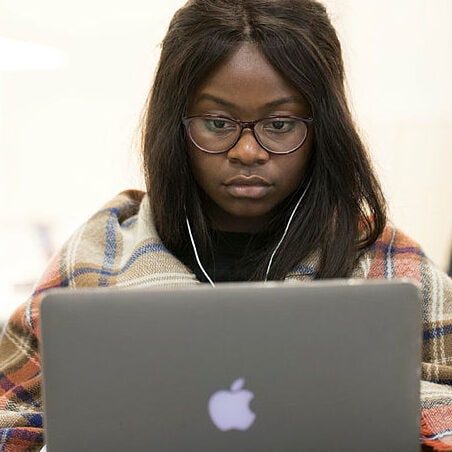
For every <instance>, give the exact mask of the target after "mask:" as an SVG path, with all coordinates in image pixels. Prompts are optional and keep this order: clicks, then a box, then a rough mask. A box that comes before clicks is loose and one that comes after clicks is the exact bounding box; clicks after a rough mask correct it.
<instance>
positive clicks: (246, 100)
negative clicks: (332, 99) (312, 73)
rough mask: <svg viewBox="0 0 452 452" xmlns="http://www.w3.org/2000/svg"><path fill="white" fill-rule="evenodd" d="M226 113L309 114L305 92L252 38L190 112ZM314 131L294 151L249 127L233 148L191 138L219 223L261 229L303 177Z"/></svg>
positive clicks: (245, 116) (209, 208)
mask: <svg viewBox="0 0 452 452" xmlns="http://www.w3.org/2000/svg"><path fill="white" fill-rule="evenodd" d="M206 114H211V115H212V114H213V115H221V116H226V117H230V118H233V119H239V120H241V121H253V120H256V119H261V118H264V117H267V116H271V115H294V116H301V117H309V116H310V115H311V111H310V107H309V105H308V102H307V101H306V99H304V97H303V96H302V95H301V94H300V93H299V92H298V91H297V90H296V89H295V88H293V87H292V86H291V85H290V84H289V83H288V82H287V81H286V80H285V79H284V78H283V77H282V76H281V74H280V73H279V72H277V71H276V70H275V69H274V68H273V67H272V66H271V65H270V64H269V63H268V62H267V60H266V59H265V57H264V56H263V55H262V54H261V53H259V51H257V49H256V47H255V46H254V45H253V44H250V43H244V44H243V45H242V46H241V47H239V48H238V50H237V51H235V52H234V53H233V54H232V55H231V56H230V57H229V58H228V59H227V60H226V61H225V62H224V63H223V64H221V65H220V66H219V67H218V68H217V69H216V70H214V72H213V73H212V74H211V75H210V76H209V77H208V78H207V79H206V80H205V81H204V83H202V85H201V86H200V88H199V89H198V91H197V92H196V93H195V96H194V100H193V103H192V105H191V106H190V111H189V116H193V115H206ZM311 145H312V131H311V130H309V133H308V138H307V139H306V141H305V142H304V144H303V145H302V146H301V147H300V148H299V149H297V150H296V151H294V152H292V153H290V154H280V155H276V154H271V153H269V152H267V151H266V150H265V149H263V148H262V147H261V146H260V145H259V143H258V142H257V141H256V139H255V138H254V136H253V133H252V132H251V130H249V129H244V130H243V133H242V135H241V138H240V139H239V141H238V142H237V144H236V145H235V146H234V147H233V148H232V149H230V150H229V151H228V152H224V153H222V154H208V153H206V152H203V151H201V150H199V149H198V148H197V147H195V146H194V145H193V144H192V143H191V142H190V143H189V146H190V151H189V152H190V160H191V168H192V171H193V174H194V177H195V179H196V181H197V183H198V185H199V186H200V187H201V189H202V190H203V191H204V193H205V194H206V195H207V196H206V204H205V205H204V209H205V212H206V213H207V215H208V216H209V218H210V219H211V221H212V225H213V227H214V228H216V229H219V230H223V231H236V232H257V231H259V230H262V229H265V225H266V222H267V221H268V219H269V214H270V212H271V211H272V209H273V208H274V207H276V206H277V205H278V204H279V203H280V202H281V201H283V200H284V199H285V198H286V197H287V196H289V195H290V194H291V193H293V192H294V191H295V190H296V189H297V187H298V186H299V185H300V183H301V181H302V180H303V175H304V172H305V169H306V165H307V162H308V159H309V154H310V150H311Z"/></svg>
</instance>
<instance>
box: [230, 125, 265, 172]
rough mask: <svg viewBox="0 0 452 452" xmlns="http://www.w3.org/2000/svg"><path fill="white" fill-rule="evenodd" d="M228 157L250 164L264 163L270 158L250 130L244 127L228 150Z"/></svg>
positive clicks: (243, 163)
mask: <svg viewBox="0 0 452 452" xmlns="http://www.w3.org/2000/svg"><path fill="white" fill-rule="evenodd" d="M228 159H229V161H231V162H234V163H235V162H237V163H241V164H242V165H247V166H250V165H254V164H256V163H258V164H262V163H265V162H266V161H267V160H269V159H270V154H269V153H268V152H267V151H266V150H265V149H264V148H263V147H262V146H261V145H260V144H259V143H258V142H257V140H256V138H255V136H254V133H253V132H252V130H250V129H244V130H243V132H242V135H241V136H240V138H239V141H237V143H236V144H235V146H234V147H233V148H231V149H230V150H229V151H228Z"/></svg>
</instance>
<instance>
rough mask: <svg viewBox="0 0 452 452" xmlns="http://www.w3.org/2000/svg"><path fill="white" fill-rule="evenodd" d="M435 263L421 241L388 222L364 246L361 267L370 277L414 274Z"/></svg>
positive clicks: (420, 272)
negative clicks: (375, 238) (370, 241)
mask: <svg viewBox="0 0 452 452" xmlns="http://www.w3.org/2000/svg"><path fill="white" fill-rule="evenodd" d="M430 265H433V264H432V263H431V261H430V260H429V259H428V258H427V256H426V254H425V253H424V251H423V250H422V248H421V246H420V245H419V243H418V242H416V241H415V240H413V239H412V238H411V237H410V236H409V235H407V234H406V233H405V232H403V231H402V230H401V229H399V228H397V227H396V226H394V225H393V224H391V223H388V224H387V225H386V226H385V228H384V229H383V232H382V233H381V234H380V236H379V237H378V238H377V240H376V241H375V242H374V243H373V244H372V245H370V246H369V247H368V248H366V249H365V250H363V252H362V254H361V256H360V259H359V265H358V267H359V270H360V271H362V272H364V275H365V276H366V277H367V278H384V279H392V278H414V279H417V280H419V279H420V278H421V274H422V272H423V271H425V269H426V266H430Z"/></svg>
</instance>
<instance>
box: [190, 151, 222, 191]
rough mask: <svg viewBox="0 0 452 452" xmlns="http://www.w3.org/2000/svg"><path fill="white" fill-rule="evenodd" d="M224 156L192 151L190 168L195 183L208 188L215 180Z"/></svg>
mask: <svg viewBox="0 0 452 452" xmlns="http://www.w3.org/2000/svg"><path fill="white" fill-rule="evenodd" d="M221 157H223V158H224V156H221V155H210V154H205V153H201V152H200V151H199V150H197V149H190V167H191V170H192V173H193V176H194V178H195V181H196V182H197V183H198V184H199V185H200V186H201V187H202V188H206V187H207V186H209V185H210V184H212V183H213V182H214V180H215V174H217V172H218V167H219V164H220V162H219V159H220V158H221Z"/></svg>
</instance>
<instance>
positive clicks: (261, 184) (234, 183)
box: [223, 175, 272, 199]
mask: <svg viewBox="0 0 452 452" xmlns="http://www.w3.org/2000/svg"><path fill="white" fill-rule="evenodd" d="M223 185H224V186H225V188H226V191H227V192H228V193H229V194H230V195H231V196H233V197H234V198H248V199H259V198H263V197H264V196H265V195H266V194H267V193H268V192H269V191H270V190H271V187H272V184H271V183H270V182H268V181H267V180H266V179H264V178H263V177H260V176H255V175H252V176H244V175H238V176H234V177H231V178H230V179H227V180H226V181H225V182H224V184H223Z"/></svg>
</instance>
